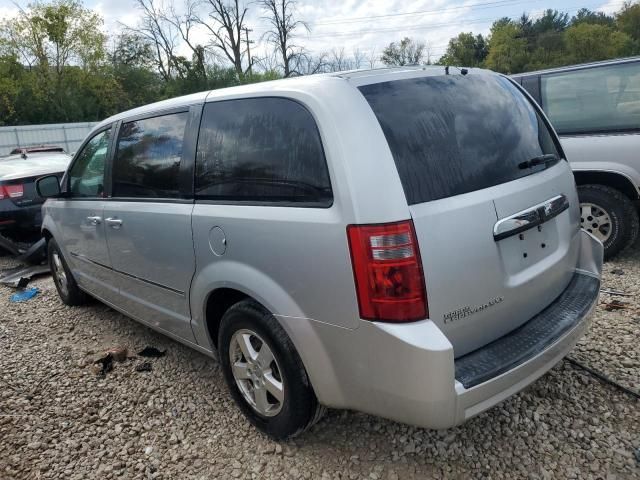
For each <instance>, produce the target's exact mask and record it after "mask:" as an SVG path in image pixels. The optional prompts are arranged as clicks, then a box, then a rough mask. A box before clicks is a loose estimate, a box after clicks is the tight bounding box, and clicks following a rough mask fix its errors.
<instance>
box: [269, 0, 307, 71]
mask: <svg viewBox="0 0 640 480" xmlns="http://www.w3.org/2000/svg"><path fill="white" fill-rule="evenodd" d="M258 4H259V5H261V6H262V8H263V9H264V10H265V11H266V12H267V16H266V17H264V18H265V20H267V21H268V22H269V24H270V25H271V28H270V30H269V31H267V32H266V33H265V34H264V36H263V37H264V38H266V40H267V41H268V42H269V43H271V44H272V45H273V46H274V48H275V49H276V50H277V51H278V53H279V55H280V58H281V59H282V70H283V72H284V76H285V77H290V76H291V75H295V74H298V75H300V73H299V72H297V71H296V67H295V65H298V64H299V63H305V59H304V56H305V51H304V49H303V48H302V47H300V46H297V45H295V44H293V43H292V40H293V39H294V38H295V31H296V29H298V28H299V27H302V28H304V29H306V30H307V31H309V26H308V25H307V24H306V23H305V22H303V21H302V20H296V19H295V13H296V12H295V7H296V2H295V0H258ZM292 67H293V68H292Z"/></svg>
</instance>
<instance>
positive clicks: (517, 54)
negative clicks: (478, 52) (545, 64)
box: [485, 19, 528, 73]
mask: <svg viewBox="0 0 640 480" xmlns="http://www.w3.org/2000/svg"><path fill="white" fill-rule="evenodd" d="M527 58H528V55H527V39H526V38H525V37H524V36H523V35H522V29H521V28H520V26H519V25H518V24H517V23H515V22H513V21H509V22H505V21H504V20H503V19H501V20H499V21H497V22H495V23H494V24H493V27H491V36H490V37H489V54H488V55H487V59H486V62H485V65H486V67H487V68H490V69H491V70H496V71H498V72H503V73H519V72H522V71H523V70H524V67H525V65H526V64H527Z"/></svg>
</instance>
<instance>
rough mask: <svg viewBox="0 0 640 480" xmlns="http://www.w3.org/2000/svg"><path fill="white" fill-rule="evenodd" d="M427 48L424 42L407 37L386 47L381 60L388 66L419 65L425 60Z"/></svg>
mask: <svg viewBox="0 0 640 480" xmlns="http://www.w3.org/2000/svg"><path fill="white" fill-rule="evenodd" d="M425 48H426V45H425V43H424V42H416V41H415V40H413V39H411V38H409V37H405V38H403V39H402V40H400V43H396V42H391V43H390V44H389V45H388V46H387V47H385V49H384V50H383V51H382V56H381V57H380V60H381V61H382V63H384V64H385V65H387V66H404V65H419V64H421V63H422V62H423V61H424V56H425Z"/></svg>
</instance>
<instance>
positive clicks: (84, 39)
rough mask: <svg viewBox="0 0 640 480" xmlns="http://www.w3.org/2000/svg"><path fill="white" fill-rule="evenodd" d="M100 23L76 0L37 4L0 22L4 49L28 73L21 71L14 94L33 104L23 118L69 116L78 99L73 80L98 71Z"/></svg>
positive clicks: (102, 42)
mask: <svg viewBox="0 0 640 480" xmlns="http://www.w3.org/2000/svg"><path fill="white" fill-rule="evenodd" d="M101 27H102V18H101V17H100V16H99V15H97V14H96V13H95V12H93V11H92V10H89V9H85V8H84V7H83V6H82V4H81V3H79V2H78V1H76V0H53V1H52V2H51V3H48V4H43V3H36V4H33V5H30V6H29V7H28V8H27V9H26V10H24V9H21V10H20V11H19V13H18V16H17V18H14V19H11V20H5V21H3V22H2V23H1V24H0V44H1V45H2V47H1V48H2V51H3V53H4V54H6V55H10V56H13V57H14V58H16V59H17V61H18V62H19V63H20V64H23V65H26V66H27V67H28V68H29V69H31V71H32V73H33V74H32V75H28V76H23V78H22V80H21V83H24V85H23V87H22V88H21V89H20V94H19V95H18V97H19V98H20V100H19V101H23V100H24V104H28V105H30V106H31V107H32V108H31V110H30V111H29V112H28V113H26V115H27V116H28V118H35V117H36V115H41V116H42V117H44V118H50V119H51V120H53V121H68V120H69V119H70V118H73V115H74V114H75V111H74V108H75V106H76V105H78V102H81V99H78V98H76V97H77V95H78V90H79V89H78V84H77V82H78V81H85V80H86V75H85V74H89V73H90V72H97V71H98V70H99V69H100V66H101V64H102V61H103V60H104V57H105V35H104V34H103V33H102V32H101ZM23 94H24V95H26V96H25V97H23ZM104 98H106V92H105V96H104ZM97 100H99V99H97ZM36 101H37V105H35V103H36ZM87 101H88V99H87ZM22 107H23V105H22V104H21V105H20V108H22ZM23 113H24V112H23Z"/></svg>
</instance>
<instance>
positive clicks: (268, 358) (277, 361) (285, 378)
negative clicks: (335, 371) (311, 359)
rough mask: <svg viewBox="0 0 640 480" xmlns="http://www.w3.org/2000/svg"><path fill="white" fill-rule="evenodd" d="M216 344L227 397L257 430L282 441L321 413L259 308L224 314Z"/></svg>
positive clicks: (297, 364)
mask: <svg viewBox="0 0 640 480" xmlns="http://www.w3.org/2000/svg"><path fill="white" fill-rule="evenodd" d="M218 345H219V353H220V362H221V364H222V369H223V372H224V377H225V380H226V382H227V386H228V387H229V390H230V391H231V395H232V396H233V398H234V400H235V401H236V403H237V404H238V406H239V407H240V409H241V410H242V412H243V413H244V414H245V415H246V417H247V418H248V419H249V421H250V422H251V423H253V424H254V425H255V426H256V427H257V428H258V429H259V430H261V431H262V432H264V433H266V434H267V435H269V436H270V437H272V438H274V439H276V440H284V439H286V438H291V437H293V436H296V435H298V434H300V433H302V432H304V431H305V430H306V429H307V428H309V427H311V426H312V425H313V424H314V423H316V421H318V420H319V419H320V417H321V416H322V413H323V412H324V409H323V407H322V406H321V405H320V404H319V403H318V400H317V398H316V396H315V394H314V392H313V389H312V388H311V384H310V382H309V379H308V377H307V373H306V371H305V369H304V366H303V365H302V360H301V359H300V356H299V355H298V352H297V351H296V350H295V347H294V346H293V343H292V342H291V340H290V339H289V337H288V336H287V334H286V333H285V331H284V330H283V329H282V327H281V326H280V324H279V323H278V322H277V320H276V319H275V318H274V317H273V315H271V313H269V312H268V311H266V310H265V309H264V308H263V307H262V306H260V305H259V304H257V303H256V302H254V301H252V300H243V301H242V302H239V303H237V304H235V305H234V306H232V307H231V308H230V309H229V310H227V312H226V313H225V314H224V316H223V318H222V322H221V325H220V334H219V339H218Z"/></svg>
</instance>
